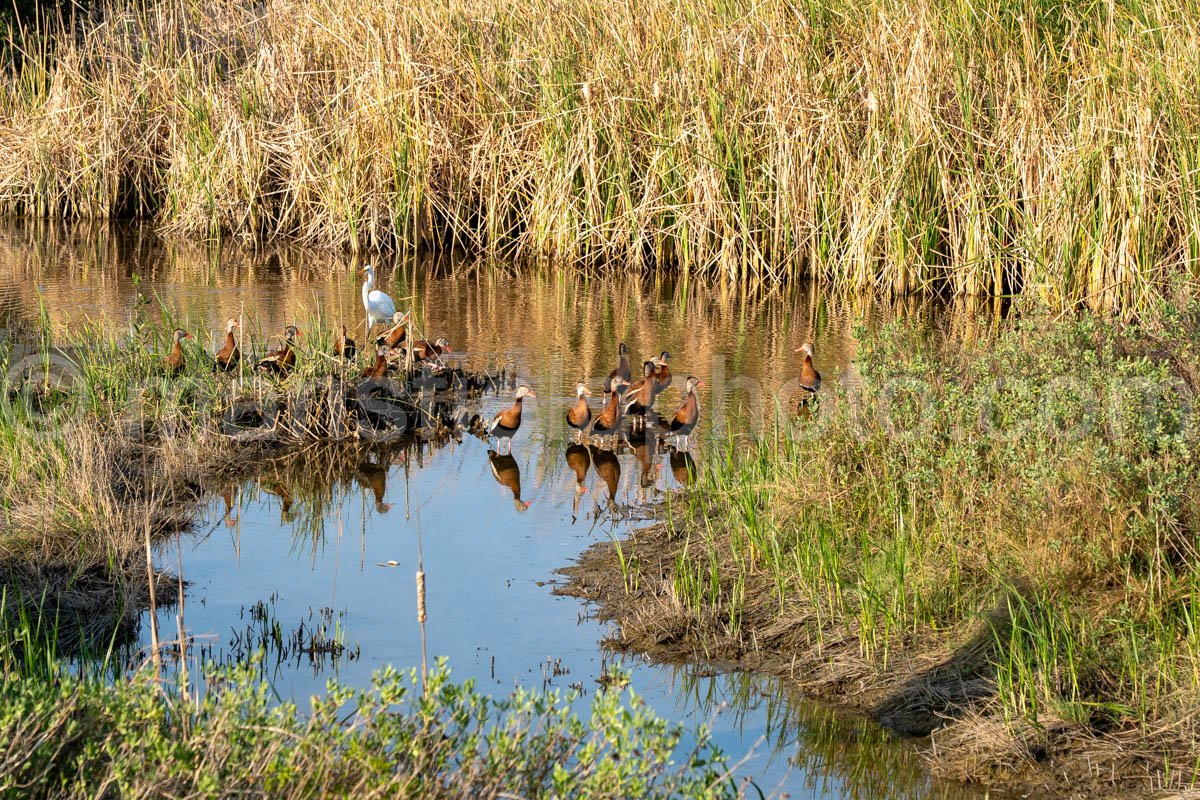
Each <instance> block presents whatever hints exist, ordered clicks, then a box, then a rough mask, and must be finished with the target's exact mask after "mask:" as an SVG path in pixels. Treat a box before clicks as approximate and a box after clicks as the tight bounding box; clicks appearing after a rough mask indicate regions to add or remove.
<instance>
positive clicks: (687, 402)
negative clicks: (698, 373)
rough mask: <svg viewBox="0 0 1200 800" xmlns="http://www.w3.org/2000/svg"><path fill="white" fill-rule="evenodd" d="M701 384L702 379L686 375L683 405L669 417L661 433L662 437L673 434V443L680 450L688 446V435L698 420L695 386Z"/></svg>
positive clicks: (702, 383)
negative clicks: (664, 429) (665, 427)
mask: <svg viewBox="0 0 1200 800" xmlns="http://www.w3.org/2000/svg"><path fill="white" fill-rule="evenodd" d="M703 385H704V381H702V380H700V379H699V378H693V377H691V376H688V379H687V384H686V388H685V389H684V390H683V405H681V406H680V407H679V410H678V411H676V412H675V414H674V416H672V417H671V421H670V422H669V423H667V430H666V431H665V432H664V433H663V434H662V438H664V439H665V438H666V437H667V436H674V437H675V443H676V444H677V445H678V446H679V447H680V449H682V450H686V449H687V448H688V437H689V436H691V435H692V431H693V430H695V428H696V423H697V422H699V421H700V402H699V401H698V400H697V399H696V387H698V386H703Z"/></svg>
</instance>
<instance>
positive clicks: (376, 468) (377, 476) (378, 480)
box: [354, 461, 392, 514]
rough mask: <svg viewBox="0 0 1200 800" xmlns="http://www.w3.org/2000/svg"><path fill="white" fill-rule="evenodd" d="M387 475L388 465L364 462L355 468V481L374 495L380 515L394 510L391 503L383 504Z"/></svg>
mask: <svg viewBox="0 0 1200 800" xmlns="http://www.w3.org/2000/svg"><path fill="white" fill-rule="evenodd" d="M387 473H388V470H387V465H385V464H377V463H375V462H374V461H363V462H361V463H359V465H358V466H357V467H355V468H354V480H356V481H358V484H359V485H360V486H362V487H363V488H364V489H367V490H368V491H370V492H371V494H372V495H374V497H375V511H376V513H379V514H386V513H387V512H389V511H391V510H392V504H391V503H385V502H383V498H384V495H385V493H386V492H387Z"/></svg>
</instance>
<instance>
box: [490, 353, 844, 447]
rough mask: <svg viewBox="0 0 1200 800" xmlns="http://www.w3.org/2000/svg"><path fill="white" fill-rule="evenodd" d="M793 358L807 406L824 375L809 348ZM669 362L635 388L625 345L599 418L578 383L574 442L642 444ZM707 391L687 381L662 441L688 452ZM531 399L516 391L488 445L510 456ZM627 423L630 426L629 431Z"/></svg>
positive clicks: (570, 421) (667, 379)
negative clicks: (701, 394) (634, 440)
mask: <svg viewBox="0 0 1200 800" xmlns="http://www.w3.org/2000/svg"><path fill="white" fill-rule="evenodd" d="M794 352H797V353H804V363H803V365H802V366H801V368H800V381H799V383H800V388H801V390H802V391H803V392H804V393H805V395H806V396H807V397H806V401H807V399H808V398H811V397H812V396H814V395H815V394H816V393H817V390H819V389H820V388H821V373H820V372H818V371H817V369H816V367H814V366H813V346H812V344H811V343H809V342H806V343H804V344H803V345H801V346H800V347H798V348H796V350H795V351H794ZM670 357H671V354H670V353H668V352H667V351H665V350H664V351H663V352H662V353H660V354H659V355H657V356H655V357H654V358H651V359H650V360H649V361H643V362H642V377H641V378H639V379H638V380H637V381H636V382H632V383H631V382H630V379H631V378H632V372H631V370H630V367H629V348H628V347H627V346H626V344H625V343H624V342H622V343H621V346H620V348H619V349H618V351H617V366H616V367H614V368H613V370H612V371H611V372H610V373H608V377H607V378H606V379H605V381H604V395H605V397H606V398H607V400H606V402H605V403H604V405H603V406H602V407H601V409H600V411H599V413H593V408H592V406H591V404H590V403H588V397H590V396H591V395H592V391H591V390H590V389H589V388H588V387H587V384H585V383H578V384H576V386H575V402H574V403H573V404H572V405H571V406H570V408H568V409H567V426H568V427H570V428H571V430H572V431H574V435H575V437H576V440H577V441H578V442H579V443H580V444H583V443H585V442H588V443H597V444H599V445H601V446H603V445H604V442H605V440H606V439H607V440H608V445H609V448H610V449H613V450H615V449H616V447H617V443H618V440H619V439H620V438H621V437H624V438H625V439H626V441H630V437H638V436H639V435H640V440H644V439H645V436H646V426H647V421H648V420H649V419H652V418H654V417H656V416H657V415H654V414H653V409H654V403H655V400H657V398H658V395H659V394H660V393H661V392H662V391H663V390H664V389H666V388H667V387H669V386H670V385H671V382H672V377H671V369H670V367H669V366H668V365H667V361H668V360H669V359H670ZM704 385H705V384H704V381H702V380H700V379H699V378H696V377H694V376H691V375H689V376H688V378H687V380H686V381H685V382H684V389H683V403H682V404H681V405H680V406H679V408H678V409H677V410H676V411H675V413H674V414H672V415H671V416H670V418H669V419H667V420H666V421H665V422H661V421H660V422H661V429H660V431H659V432H658V439H659V441H665V440H668V439H674V444H675V447H676V448H677V449H682V450H686V449H688V447H689V445H690V437H691V435H692V431H693V430H695V428H696V424H697V423H698V422H699V421H700V401H699V399H698V398H697V396H696V389H697V388H699V387H701V386H704ZM527 397H534V398H536V397H537V395H536V394H535V393H534V391H533V390H532V389H530V388H529V387H528V386H525V385H522V386H519V387H517V393H516V397H514V398H513V404H512V405H511V406H509V407H508V408H506V409H504V410H503V411H501V412H500V413H498V414H496V416H495V417H493V418H492V422H491V424H490V425H489V426H488V429H487V432H488V437H489V439H490V438H495V439H496V440H497V447H499V444H500V443H501V442H508V446H509V449H510V450H511V448H512V438H513V436H514V435H516V433H517V431H518V430H519V429H520V427H521V413H522V410H523V408H524V400H525V398H527ZM626 420H628V423H629V424H628V426H626V425H625V422H626ZM627 431H628V432H627Z"/></svg>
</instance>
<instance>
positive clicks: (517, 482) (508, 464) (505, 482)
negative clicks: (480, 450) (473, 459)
mask: <svg viewBox="0 0 1200 800" xmlns="http://www.w3.org/2000/svg"><path fill="white" fill-rule="evenodd" d="M488 464H490V465H491V467H492V475H493V476H494V477H495V478H496V483H498V484H500V485H501V486H503V487H504V488H506V489H508V490H509V491H510V492H512V496H513V508H515V509H516V510H517V511H524V510H525V509H527V508H529V507H530V506H531V505H533V501H532V500H522V499H521V467H520V466H519V465H518V464H517V460H516V459H515V458H513V457H512V456H511V455H500V454H499V453H497V452H496V451H495V450H488Z"/></svg>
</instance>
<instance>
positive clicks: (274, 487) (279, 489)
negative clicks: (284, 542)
mask: <svg viewBox="0 0 1200 800" xmlns="http://www.w3.org/2000/svg"><path fill="white" fill-rule="evenodd" d="M258 485H259V487H260V488H261V489H262V490H263V491H264V492H266V493H267V494H273V495H275V496H276V497H278V498H279V522H280V524H281V525H287V524H289V523H292V522H295V521H296V515H295V514H294V513H292V487H290V486H288V485H287V484H285V483H283V482H281V481H271V482H270V483H262V482H261V481H260V482H259V484H258Z"/></svg>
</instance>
